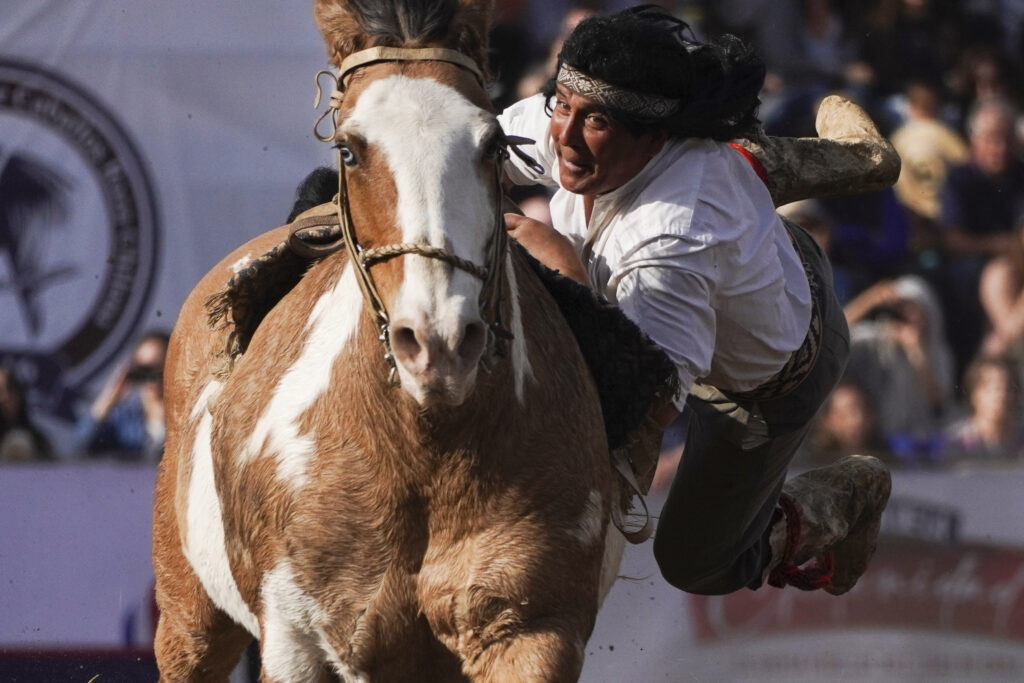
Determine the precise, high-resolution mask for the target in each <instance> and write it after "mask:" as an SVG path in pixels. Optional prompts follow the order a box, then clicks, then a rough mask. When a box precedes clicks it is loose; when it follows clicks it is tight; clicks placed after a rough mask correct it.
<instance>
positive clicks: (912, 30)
mask: <svg viewBox="0 0 1024 683" xmlns="http://www.w3.org/2000/svg"><path fill="white" fill-rule="evenodd" d="M860 14H861V15H862V16H863V24H862V25H861V26H859V31H858V32H859V34H860V35H862V36H863V41H864V54H865V59H866V61H867V62H868V63H869V64H870V65H871V67H872V69H873V70H874V73H875V74H876V76H877V79H876V82H875V90H876V92H877V94H878V95H879V96H880V97H882V98H885V97H888V96H892V95H898V94H899V93H902V92H903V89H904V88H905V87H906V85H907V83H909V82H911V81H923V82H928V83H932V84H933V85H935V86H941V85H942V83H943V82H944V81H945V79H946V76H947V74H948V73H949V72H950V71H951V70H952V69H953V67H954V65H955V64H956V61H957V56H958V54H959V50H960V16H959V14H960V8H959V7H958V6H957V3H956V2H955V0H875V2H873V3H871V6H870V8H869V9H868V11H867V12H861V13H860Z"/></svg>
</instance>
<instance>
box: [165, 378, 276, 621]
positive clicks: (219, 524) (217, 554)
mask: <svg viewBox="0 0 1024 683" xmlns="http://www.w3.org/2000/svg"><path fill="white" fill-rule="evenodd" d="M220 387H221V383H220V382H210V383H209V384H207V385H206V387H205V388H204V389H203V392H202V394H200V395H199V400H197V401H196V405H195V407H194V408H193V409H192V421H193V422H194V423H195V422H198V425H197V427H196V438H195V443H194V445H193V447H192V476H191V479H190V480H189V483H188V500H187V503H186V507H187V512H186V525H187V526H186V528H187V533H186V539H187V542H186V544H185V548H184V552H185V557H186V558H188V561H189V564H191V565H192V569H193V570H195V572H196V575H197V576H198V577H199V580H200V581H202V582H203V587H204V588H205V589H206V592H207V594H208V595H209V596H210V599H211V600H212V601H213V603H214V604H215V605H217V607H219V608H220V609H221V610H223V611H224V613H225V614H227V615H228V616H230V617H231V618H232V619H234V620H235V621H236V622H238V623H239V624H241V625H242V626H244V627H245V628H246V630H248V631H249V633H251V634H253V635H254V636H257V637H258V636H259V633H260V626H259V622H258V621H257V620H256V615H254V614H253V613H252V611H251V610H250V609H249V606H248V605H247V604H246V603H245V601H244V600H243V599H242V594H241V592H240V591H239V590H238V585H237V584H236V583H235V579H234V576H232V574H231V565H230V564H229V562H228V552H227V546H226V545H225V542H224V520H223V517H222V516H221V511H220V498H219V497H218V496H217V488H216V486H215V484H214V477H213V453H212V450H211V447H210V436H211V430H212V426H213V416H211V415H210V409H209V407H208V406H209V401H210V397H212V396H213V395H214V394H216V393H217V392H218V391H219V390H220Z"/></svg>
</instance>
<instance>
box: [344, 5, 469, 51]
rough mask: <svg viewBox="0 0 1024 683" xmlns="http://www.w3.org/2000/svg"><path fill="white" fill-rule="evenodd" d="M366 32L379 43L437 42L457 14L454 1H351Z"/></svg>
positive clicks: (395, 45)
mask: <svg viewBox="0 0 1024 683" xmlns="http://www.w3.org/2000/svg"><path fill="white" fill-rule="evenodd" d="M348 5H349V9H350V10H351V11H352V13H353V14H354V15H355V18H356V21H358V22H359V25H360V26H361V27H362V29H363V31H364V32H365V33H366V34H367V35H369V36H373V37H374V38H375V39H376V42H377V44H378V45H389V46H392V47H398V46H401V45H408V44H410V43H420V42H437V41H439V40H441V39H442V38H444V36H445V34H446V33H448V28H449V27H450V26H451V25H452V19H453V18H454V17H455V9H456V3H455V0H394V1H393V2H381V0H348Z"/></svg>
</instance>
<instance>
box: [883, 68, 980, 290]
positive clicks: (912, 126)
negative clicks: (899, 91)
mask: <svg viewBox="0 0 1024 683" xmlns="http://www.w3.org/2000/svg"><path fill="white" fill-rule="evenodd" d="M906 94H907V120H906V122H905V123H903V125H901V126H900V127H899V128H897V129H896V131H895V132H894V133H893V134H892V145H893V147H895V148H896V151H897V152H899V155H900V158H901V159H902V160H903V166H902V168H901V170H900V177H899V180H898V181H896V186H895V191H896V196H897V197H898V198H899V200H900V202H901V203H902V204H903V206H905V207H906V208H907V211H908V216H909V218H910V242H909V247H910V251H911V252H912V253H913V254H914V255H915V257H916V259H917V262H918V263H917V266H918V267H919V268H921V269H923V270H931V269H934V268H936V267H938V265H939V264H938V258H939V257H938V253H939V251H940V250H941V245H940V243H939V236H938V219H939V190H940V188H941V187H942V185H943V184H944V183H945V182H946V176H947V175H948V173H949V169H950V168H951V167H952V166H956V165H959V164H962V163H965V162H966V161H967V159H968V150H967V141H966V140H964V139H963V137H962V136H961V135H960V134H959V133H958V132H956V131H955V130H954V129H953V128H952V127H950V126H949V125H947V124H946V123H944V122H943V121H942V120H940V109H941V107H942V100H941V99H940V97H939V93H938V91H937V90H936V89H935V88H934V87H932V86H930V85H927V84H925V83H922V82H914V83H911V84H909V85H908V86H907V89H906Z"/></svg>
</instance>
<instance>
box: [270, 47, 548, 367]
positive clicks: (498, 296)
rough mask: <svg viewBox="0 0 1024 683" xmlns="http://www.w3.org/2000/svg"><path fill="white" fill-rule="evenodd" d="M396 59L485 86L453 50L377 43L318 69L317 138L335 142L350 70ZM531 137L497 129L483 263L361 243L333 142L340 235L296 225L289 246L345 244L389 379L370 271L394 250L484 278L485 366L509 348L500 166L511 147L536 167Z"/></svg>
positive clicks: (379, 303) (419, 247)
mask: <svg viewBox="0 0 1024 683" xmlns="http://www.w3.org/2000/svg"><path fill="white" fill-rule="evenodd" d="M395 61H400V62H406V61H438V62H447V63H450V64H454V65H456V66H458V67H460V68H463V69H466V70H467V71H469V72H470V73H472V74H473V75H474V76H475V77H476V79H477V82H479V83H480V85H481V87H483V77H482V75H481V73H480V70H479V69H478V68H477V66H476V64H475V63H474V62H473V61H472V60H470V59H469V58H468V57H466V56H465V55H463V54H462V53H460V52H457V51H455V50H447V49H442V48H420V49H406V48H388V47H376V48H371V49H369V50H363V51H361V52H356V53H354V54H352V55H349V56H348V57H347V58H346V59H345V60H344V61H342V63H341V66H340V67H339V69H338V75H337V76H334V74H332V73H331V72H329V71H321V72H319V73H318V74H317V75H316V83H317V97H316V102H315V104H314V106H319V103H320V89H319V83H320V77H321V76H324V75H326V76H328V77H329V78H330V79H331V80H332V81H333V85H334V89H333V92H332V93H331V98H330V105H329V108H328V110H327V111H325V112H324V113H323V114H322V115H321V116H320V118H319V119H317V122H316V123H315V124H314V126H313V134H314V135H316V137H317V139H319V140H321V141H322V142H335V138H336V137H337V130H338V119H337V116H338V111H339V110H340V108H341V103H342V100H343V98H344V93H345V88H346V87H347V83H348V77H349V75H350V74H351V73H352V72H353V71H355V70H356V69H359V68H360V67H363V66H367V65H369V64H374V63H378V62H395ZM328 115H330V120H331V123H332V124H333V130H332V131H331V132H330V134H329V135H322V134H321V133H320V132H319V130H318V129H319V127H320V125H321V123H322V121H323V120H324V118H325V117H327V116H328ZM532 142H533V140H529V139H527V138H519V137H513V136H506V135H505V134H504V133H503V132H501V131H499V139H498V145H497V153H496V155H495V163H494V169H495V170H494V195H495V212H494V221H493V226H492V229H491V230H492V234H491V240H490V244H489V246H488V250H487V263H486V264H485V265H483V266H481V265H478V264H475V263H473V262H471V261H467V260H466V259H463V258H460V257H459V256H456V255H455V254H453V253H451V252H450V251H447V250H445V249H441V248H439V247H434V246H432V245H429V244H425V243H415V242H412V243H410V242H403V243H399V244H390V245H386V246H382V247H376V248H373V249H363V247H362V246H361V245H360V244H359V241H358V239H357V238H356V234H355V230H354V227H353V224H352V214H351V211H350V208H349V201H348V185H347V181H346V175H345V164H344V162H343V161H342V158H341V148H340V145H337V144H335V148H336V149H337V166H338V193H337V194H336V195H335V197H334V205H335V211H336V214H337V218H338V225H339V226H340V228H341V235H340V237H339V238H338V239H335V240H333V241H331V242H326V243H325V242H319V243H316V244H313V243H311V242H309V241H304V240H302V239H300V235H299V233H300V231H299V230H296V231H294V232H293V233H292V235H291V236H290V238H289V243H290V244H291V247H292V249H293V250H295V251H297V252H299V253H301V254H303V255H306V256H310V257H320V256H324V255H326V254H329V253H331V252H334V251H337V250H338V249H340V248H341V247H342V246H344V248H345V249H346V251H347V252H348V256H349V260H350V261H351V262H352V264H353V266H354V268H355V273H356V280H357V281H358V282H359V288H360V290H362V293H363V298H364V300H365V301H366V304H367V307H368V312H369V313H370V315H371V317H372V319H373V321H374V324H376V326H377V331H378V339H380V342H381V344H383V346H384V359H385V361H387V363H388V366H389V367H390V377H389V379H390V381H392V382H394V381H395V380H396V376H397V368H398V366H397V364H396V361H395V356H394V353H393V352H392V349H391V333H390V328H389V322H390V319H389V317H388V312H387V308H386V306H385V305H384V300H383V299H382V298H381V296H380V292H378V291H377V287H376V285H375V284H374V282H373V277H372V276H371V275H370V267H371V266H373V265H375V264H377V263H382V262H384V261H388V260H390V259H392V258H395V257H396V256H402V255H405V254H415V255H418V256H424V257H427V258H432V259H437V260H439V261H443V262H445V263H447V264H449V265H451V266H452V267H454V268H458V269H459V270H462V271H465V272H467V273H469V274H470V275H473V276H474V277H477V278H479V279H480V280H482V281H483V288H482V289H481V291H480V298H479V302H478V303H479V307H480V314H481V318H482V319H484V320H487V316H486V313H487V312H488V311H489V312H490V315H491V318H490V321H489V322H488V324H487V330H488V334H487V347H486V353H485V357H484V362H483V364H484V367H485V368H486V367H490V365H491V364H492V363H493V360H494V359H495V358H496V357H504V356H505V355H506V354H507V353H508V342H509V341H510V340H511V339H512V333H511V332H510V331H509V330H508V328H507V327H506V326H505V323H504V320H503V318H502V310H501V309H502V306H501V304H502V280H503V279H504V269H505V255H506V253H507V250H508V232H507V231H506V229H505V220H504V216H503V213H502V203H501V197H502V182H501V181H502V166H503V164H504V162H505V160H507V159H508V158H509V150H511V151H512V152H514V153H515V154H516V155H517V156H519V157H520V158H523V159H524V160H526V161H527V163H530V164H531V166H533V167H534V168H538V167H539V165H538V164H537V162H536V161H535V160H533V159H531V158H530V157H529V156H528V155H526V154H525V153H524V152H523V151H522V150H520V149H519V148H518V145H521V144H530V143H532ZM539 171H540V172H543V169H542V168H539Z"/></svg>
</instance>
